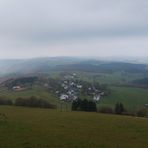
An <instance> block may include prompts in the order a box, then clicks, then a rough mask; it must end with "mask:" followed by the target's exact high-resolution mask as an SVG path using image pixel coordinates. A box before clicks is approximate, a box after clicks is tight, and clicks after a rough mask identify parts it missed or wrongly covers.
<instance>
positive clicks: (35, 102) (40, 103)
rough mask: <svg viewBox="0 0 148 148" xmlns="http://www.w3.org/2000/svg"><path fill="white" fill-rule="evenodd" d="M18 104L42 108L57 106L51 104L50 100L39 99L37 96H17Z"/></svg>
mask: <svg viewBox="0 0 148 148" xmlns="http://www.w3.org/2000/svg"><path fill="white" fill-rule="evenodd" d="M15 105H16V106H27V107H40V108H56V106H55V105H53V104H50V103H49V102H48V101H46V100H43V99H38V98H36V97H35V96H32V97H30V98H17V99H16V100H15Z"/></svg>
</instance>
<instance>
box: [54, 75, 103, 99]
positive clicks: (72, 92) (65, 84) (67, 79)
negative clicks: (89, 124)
mask: <svg viewBox="0 0 148 148" xmlns="http://www.w3.org/2000/svg"><path fill="white" fill-rule="evenodd" d="M76 78H77V75H76V74H75V73H73V74H72V75H66V76H64V80H63V81H62V83H61V87H62V88H63V92H59V91H56V94H58V95H59V99H60V100H61V101H73V100H76V99H78V95H79V94H80V93H81V90H82V89H83V85H85V84H83V83H82V84H80V83H78V82H77V81H75V80H76ZM87 93H88V94H89V95H90V96H92V97H93V98H92V99H93V100H94V101H99V100H100V98H101V96H103V95H104V92H102V91H99V90H97V89H96V88H94V87H93V86H89V87H88V90H87Z"/></svg>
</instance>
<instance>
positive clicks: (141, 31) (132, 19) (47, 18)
mask: <svg viewBox="0 0 148 148" xmlns="http://www.w3.org/2000/svg"><path fill="white" fill-rule="evenodd" d="M147 55H148V0H0V58H30V57H44V56H46V57H47V56H86V57H89V56H95V57H99V56H103V57H107V56H147Z"/></svg>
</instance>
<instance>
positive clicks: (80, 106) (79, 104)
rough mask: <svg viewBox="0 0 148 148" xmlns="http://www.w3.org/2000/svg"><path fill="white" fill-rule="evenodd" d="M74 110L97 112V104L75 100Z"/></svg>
mask: <svg viewBox="0 0 148 148" xmlns="http://www.w3.org/2000/svg"><path fill="white" fill-rule="evenodd" d="M72 110H76V111H89V112H95V111H97V107H96V103H95V102H93V101H91V100H86V99H84V100H80V99H77V100H74V101H73V103H72Z"/></svg>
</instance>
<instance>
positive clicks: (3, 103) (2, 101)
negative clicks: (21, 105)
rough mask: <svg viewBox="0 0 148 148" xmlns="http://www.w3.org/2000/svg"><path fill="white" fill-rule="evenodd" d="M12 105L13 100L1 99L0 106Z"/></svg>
mask: <svg viewBox="0 0 148 148" xmlns="http://www.w3.org/2000/svg"><path fill="white" fill-rule="evenodd" d="M12 104H13V102H12V100H9V99H5V98H0V105H12Z"/></svg>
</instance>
